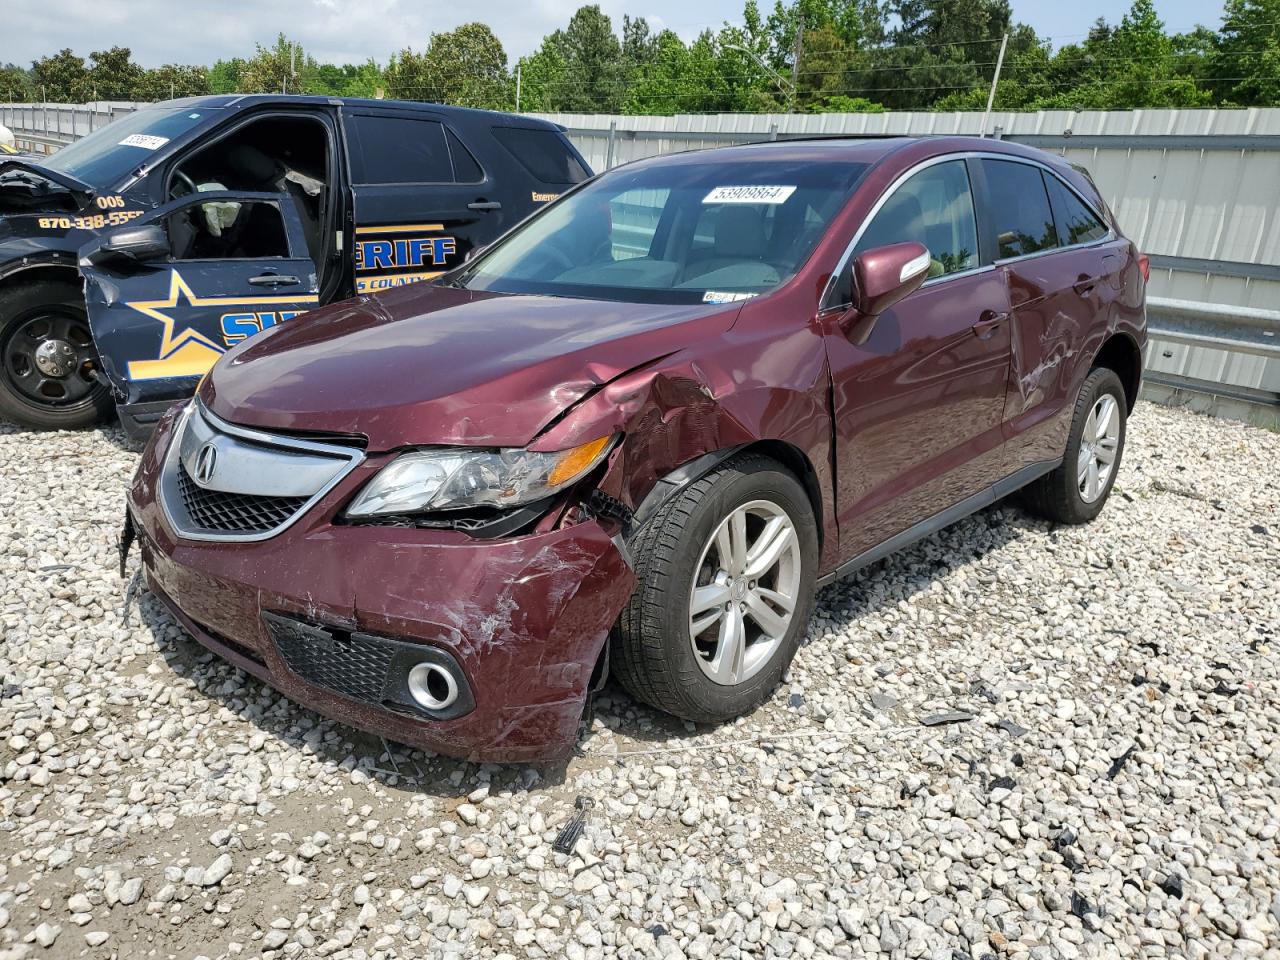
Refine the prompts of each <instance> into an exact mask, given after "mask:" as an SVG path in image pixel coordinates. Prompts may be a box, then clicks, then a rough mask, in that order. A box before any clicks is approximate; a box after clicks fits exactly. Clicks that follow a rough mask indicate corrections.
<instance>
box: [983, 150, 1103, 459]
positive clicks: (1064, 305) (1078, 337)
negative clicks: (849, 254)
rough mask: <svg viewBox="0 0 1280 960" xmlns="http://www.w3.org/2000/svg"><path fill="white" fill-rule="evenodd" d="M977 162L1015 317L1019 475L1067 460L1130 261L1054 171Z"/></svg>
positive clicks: (1008, 410)
mask: <svg viewBox="0 0 1280 960" xmlns="http://www.w3.org/2000/svg"><path fill="white" fill-rule="evenodd" d="M978 166H979V167H980V169H981V172H982V179H983V181H984V188H985V189H984V193H985V198H986V199H985V202H984V203H983V204H982V207H983V211H984V213H985V217H984V221H985V225H986V228H987V229H988V230H990V231H991V234H992V241H991V242H992V243H993V244H994V245H995V248H996V257H997V264H998V265H999V267H1000V270H1001V272H1002V273H1003V274H1004V278H1005V282H1006V284H1007V285H1008V290H1009V302H1010V307H1011V313H1012V318H1013V320H1012V327H1011V332H1012V368H1011V370H1010V377H1009V389H1008V396H1007V398H1006V401H1005V420H1006V423H1007V427H1006V429H1007V431H1008V434H1009V444H1008V453H1009V457H1010V462H1009V471H1010V472H1013V471H1015V470H1018V469H1021V468H1023V467H1028V466H1031V465H1033V464H1044V463H1049V462H1052V461H1054V460H1057V459H1058V458H1059V457H1061V456H1062V452H1063V450H1064V449H1065V447H1066V437H1067V432H1068V431H1069V429H1070V427H1071V416H1072V411H1073V409H1074V402H1075V397H1076V393H1077V391H1078V389H1079V385H1080V379H1081V377H1082V376H1083V373H1084V372H1087V366H1088V364H1087V363H1085V362H1084V360H1085V358H1087V357H1090V356H1092V355H1093V354H1094V353H1096V351H1097V348H1098V346H1099V345H1100V342H1101V340H1102V339H1103V338H1104V337H1105V335H1106V323H1105V322H1099V318H1102V317H1105V315H1106V313H1107V312H1108V310H1109V305H1110V303H1111V302H1112V301H1113V300H1114V299H1115V298H1116V297H1117V296H1118V295H1119V292H1120V287H1119V270H1120V268H1121V266H1122V265H1123V262H1124V261H1123V258H1122V257H1121V255H1120V252H1119V250H1118V249H1117V248H1116V243H1117V240H1118V238H1116V237H1115V236H1114V235H1113V234H1112V232H1111V230H1110V228H1109V227H1107V226H1106V225H1105V223H1104V221H1103V220H1102V218H1101V217H1100V215H1099V214H1098V213H1096V212H1094V211H1092V210H1090V208H1089V205H1088V204H1086V203H1085V201H1084V200H1083V198H1082V197H1081V196H1080V195H1078V194H1077V193H1076V192H1075V191H1074V190H1072V189H1071V188H1070V187H1069V186H1068V185H1067V184H1066V183H1064V182H1063V181H1062V180H1060V179H1059V178H1058V177H1057V176H1056V175H1055V174H1053V173H1052V172H1051V171H1049V170H1048V169H1045V168H1044V167H1041V166H1040V165H1038V164H1035V163H1027V162H1019V161H1016V160H1006V159H999V160H995V159H984V160H981V161H979V164H978ZM1082 364H1083V365H1082Z"/></svg>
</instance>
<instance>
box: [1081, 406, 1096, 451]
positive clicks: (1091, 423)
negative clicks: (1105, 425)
mask: <svg viewBox="0 0 1280 960" xmlns="http://www.w3.org/2000/svg"><path fill="white" fill-rule="evenodd" d="M1080 436H1081V437H1082V438H1083V440H1084V442H1085V443H1093V442H1094V441H1095V440H1097V439H1098V408H1097V407H1094V408H1093V409H1092V410H1090V411H1089V418H1088V419H1087V420H1085V422H1084V429H1083V430H1081V431H1080Z"/></svg>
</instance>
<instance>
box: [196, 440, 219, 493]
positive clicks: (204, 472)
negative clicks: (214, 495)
mask: <svg viewBox="0 0 1280 960" xmlns="http://www.w3.org/2000/svg"><path fill="white" fill-rule="evenodd" d="M216 469H218V448H217V447H215V446H214V445H213V441H210V442H208V443H206V444H205V445H204V446H203V447H201V448H200V452H199V453H197V454H196V483H198V484H200V486H202V487H207V486H208V485H209V481H210V480H212V479H213V472H214V471H215V470H216Z"/></svg>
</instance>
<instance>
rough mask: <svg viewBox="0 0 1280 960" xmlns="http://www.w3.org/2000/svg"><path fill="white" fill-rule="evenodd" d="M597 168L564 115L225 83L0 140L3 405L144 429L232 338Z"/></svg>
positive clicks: (355, 286) (497, 230) (447, 257)
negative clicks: (54, 142)
mask: <svg viewBox="0 0 1280 960" xmlns="http://www.w3.org/2000/svg"><path fill="white" fill-rule="evenodd" d="M590 175H591V173H590V170H589V168H588V167H587V164H586V162H585V161H584V160H583V158H582V156H581V155H580V154H579V153H578V152H577V151H576V150H575V149H574V147H573V145H572V144H571V143H570V142H569V140H568V139H567V138H566V137H565V135H564V133H563V131H562V130H560V128H558V127H556V126H555V125H553V124H550V123H546V122H543V121H540V120H534V119H530V118H528V117H521V116H513V115H509V114H501V113H491V112H488V111H481V110H466V109H461V108H457V107H442V106H438V105H435V104H424V103H408V102H400V101H390V100H339V99H330V98H324V97H301V96H266V95H254V96H213V97H194V98H190V99H185V100H172V101H169V102H167V103H161V104H157V105H155V106H152V107H147V108H146V109H143V110H139V111H137V112H136V113H132V114H128V115H126V116H124V117H122V118H121V119H119V120H117V121H115V122H114V123H112V124H110V125H108V126H106V127H103V128H102V129H100V130H97V131H96V132H94V133H92V134H90V135H89V136H87V137H85V138H84V139H82V140H78V141H76V142H75V143H73V144H71V145H70V146H67V147H64V148H63V149H61V150H59V151H58V152H57V153H55V154H52V155H51V156H48V157H44V158H39V159H35V158H20V157H0V417H3V418H5V419H9V420H12V421H14V422H17V423H19V424H22V425H24V426H30V427H43V428H67V427H79V426H85V425H88V424H91V423H94V422H96V421H98V420H100V419H102V418H104V417H106V416H108V415H109V414H110V413H111V411H112V408H113V406H117V405H118V408H119V412H120V416H121V420H122V422H123V424H124V426H125V428H126V429H127V430H128V431H129V432H130V433H131V434H134V435H142V434H145V433H146V432H148V431H149V430H150V428H151V425H152V424H153V423H154V422H155V421H156V420H157V419H158V418H159V416H160V414H161V413H162V412H163V411H164V410H165V409H166V408H167V407H168V406H169V405H170V404H171V403H172V402H173V401H175V400H179V399H182V398H184V397H186V396H189V395H190V394H191V392H192V391H193V390H194V388H195V386H196V384H197V382H198V381H199V379H200V377H201V376H202V375H203V374H204V373H205V371H206V370H208V369H209V367H210V366H211V365H212V363H213V361H215V360H216V359H217V358H218V357H219V356H220V355H221V354H222V353H224V352H225V351H226V350H227V349H228V348H229V347H231V346H234V345H235V344H236V343H238V342H240V341H241V340H243V339H244V338H245V337H249V336H252V335H253V334H254V333H257V332H258V331H260V330H262V329H264V328H266V327H269V326H271V325H273V324H276V323H282V322H284V321H286V320H288V319H290V318H292V317H294V316H297V315H298V314H299V313H303V312H305V311H307V310H310V309H312V308H313V307H315V306H317V305H319V304H324V303H330V302H332V301H335V300H342V299H345V298H347V297H350V296H352V295H359V294H366V293H375V292H377V291H379V290H384V289H388V288H391V287H395V286H399V285H401V284H405V283H412V282H414V281H416V280H421V279H425V278H427V277H432V276H435V275H436V274H438V273H442V272H444V271H445V270H448V269H450V268H452V267H454V266H456V265H457V264H459V263H461V262H462V261H463V260H465V259H466V258H467V257H468V256H469V255H470V254H471V252H472V251H473V250H475V249H476V248H478V247H480V246H483V245H485V244H487V243H489V242H490V241H492V240H494V239H495V238H496V237H497V236H498V235H499V234H501V233H503V232H505V231H506V229H507V228H509V227H510V226H512V225H513V224H515V223H516V222H518V221H519V220H521V219H523V218H524V217H525V216H526V215H527V214H529V213H530V212H532V211H533V210H535V209H537V208H538V207H540V206H541V205H542V204H544V203H546V202H547V201H549V200H552V199H554V198H555V197H556V196H558V195H559V194H560V193H561V192H563V191H564V190H566V189H568V188H569V187H571V186H572V185H573V184H575V183H578V182H580V181H582V180H585V179H587V178H588V177H589V176H590Z"/></svg>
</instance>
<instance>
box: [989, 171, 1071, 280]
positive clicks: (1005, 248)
mask: <svg viewBox="0 0 1280 960" xmlns="http://www.w3.org/2000/svg"><path fill="white" fill-rule="evenodd" d="M979 162H980V163H981V164H982V169H983V172H984V173H985V174H986V178H987V195H988V197H989V198H990V203H991V209H990V211H989V212H990V215H991V221H992V223H993V224H994V225H995V233H996V259H997V260H1008V259H1009V258H1011V257H1025V256H1026V255H1027V254H1029V253H1038V252H1039V251H1041V250H1051V249H1053V248H1054V247H1056V246H1058V232H1057V230H1056V229H1054V225H1053V214H1052V212H1050V209H1049V195H1048V194H1047V193H1046V192H1045V187H1044V178H1043V177H1042V176H1041V175H1040V168H1039V167H1035V166H1032V165H1031V164H1029V163H1015V162H1013V161H1011V160H982V161H979Z"/></svg>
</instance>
